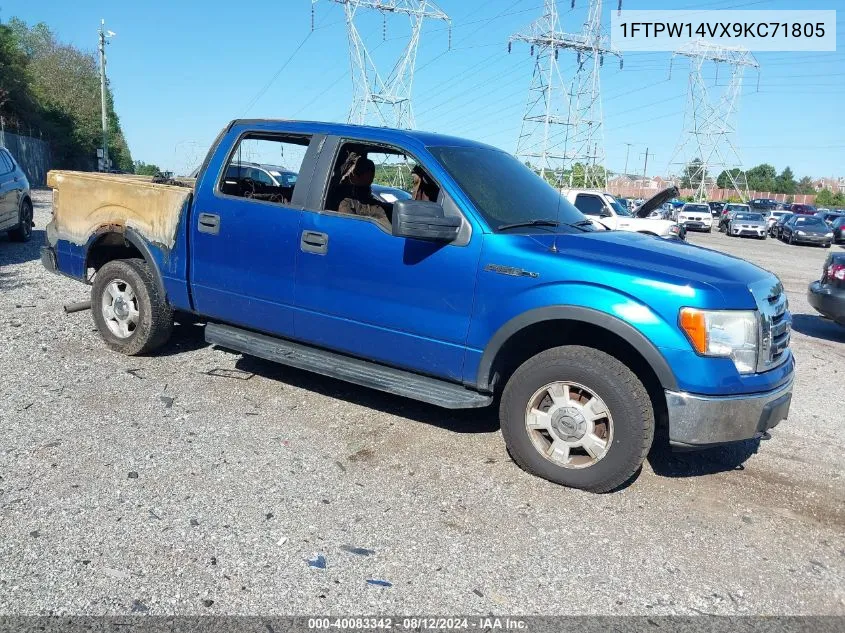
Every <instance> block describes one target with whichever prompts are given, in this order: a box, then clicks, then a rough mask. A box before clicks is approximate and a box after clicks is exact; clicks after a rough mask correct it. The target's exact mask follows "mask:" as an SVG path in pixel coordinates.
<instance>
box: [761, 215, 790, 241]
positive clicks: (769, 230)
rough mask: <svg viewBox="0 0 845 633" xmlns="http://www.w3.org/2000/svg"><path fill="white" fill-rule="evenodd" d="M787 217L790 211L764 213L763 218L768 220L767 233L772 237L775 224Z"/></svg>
mask: <svg viewBox="0 0 845 633" xmlns="http://www.w3.org/2000/svg"><path fill="white" fill-rule="evenodd" d="M785 215H789V211H767V212H766V213H764V214H763V218H764V219H765V220H766V233H768V234H769V235H772V227H773V226H774V225H775V222H777V221H778V220H780V219H781V218H782V217H783V216H785ZM772 237H774V235H772Z"/></svg>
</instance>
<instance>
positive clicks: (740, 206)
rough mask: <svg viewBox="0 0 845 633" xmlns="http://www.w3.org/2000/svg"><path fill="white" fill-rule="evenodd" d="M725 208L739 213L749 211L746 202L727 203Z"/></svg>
mask: <svg viewBox="0 0 845 633" xmlns="http://www.w3.org/2000/svg"><path fill="white" fill-rule="evenodd" d="M726 208H727V210H728V211H738V212H740V213H742V212H743V211H750V209H749V207H748V205H747V204H729V205H728V206H727V207H726Z"/></svg>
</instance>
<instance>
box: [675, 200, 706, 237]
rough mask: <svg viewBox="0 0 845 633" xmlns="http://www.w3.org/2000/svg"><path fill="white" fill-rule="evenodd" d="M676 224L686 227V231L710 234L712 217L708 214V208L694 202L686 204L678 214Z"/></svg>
mask: <svg viewBox="0 0 845 633" xmlns="http://www.w3.org/2000/svg"><path fill="white" fill-rule="evenodd" d="M678 224H681V225H683V226H684V227H686V229H687V230H688V231H707V232H708V233H710V231H712V230H713V215H712V214H711V213H710V207H709V206H708V205H706V204H700V203H695V202H688V203H686V204H685V205H684V206H683V207H681V210H680V212H679V213H678Z"/></svg>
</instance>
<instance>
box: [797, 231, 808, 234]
mask: <svg viewBox="0 0 845 633" xmlns="http://www.w3.org/2000/svg"><path fill="white" fill-rule="evenodd" d="M796 235H806V233H804V231H796Z"/></svg>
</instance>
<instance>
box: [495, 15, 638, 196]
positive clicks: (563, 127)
mask: <svg viewBox="0 0 845 633" xmlns="http://www.w3.org/2000/svg"><path fill="white" fill-rule="evenodd" d="M574 6H575V2H574V0H573V2H572V7H573V8H574ZM619 7H620V9H621V2H620V3H619ZM601 12H602V0H591V1H590V6H589V10H588V13H587V20H586V22H584V26H583V28H582V29H581V32H580V33H564V32H563V31H562V29H561V26H560V19H559V16H558V10H557V4H556V2H555V0H545V4H544V10H543V17H541V18H540V19H539V20H537V21H536V22H534V23H533V24H531V25H530V26H529V27H528V29H526V30H525V31H522V32H520V33H517V34H515V35H512V36H511V37H510V39H509V41H508V51H510V50H511V47H512V45H513V43H514V42H524V43H526V44H528V45H530V47H531V48H530V51H531V55H533V56H534V57H535V60H536V61H535V63H534V75H533V77H532V79H531V87H530V89H529V91H528V104H527V106H526V108H525V114H524V115H523V117H522V129H521V131H520V134H519V139H518V140H517V147H516V153H517V156H519V157H520V158H522V159H524V160H526V161H528V162H529V163H531V166H532V167H534V168H535V169H536V170H538V171H539V172H540V176H542V177H543V178H546V177H547V174H552V175H553V176H554V177H555V178H556V180H557V182H558V183H559V184H560V183H562V181H563V179H564V174H565V173H566V172H568V173H569V186H572V185H573V184H574V183H573V180H574V178H575V177H578V178H579V180H580V178H581V176H580V175H579V176H576V175H575V173H574V172H575V167H576V165H578V164H580V165H581V168H582V169H583V186H585V187H589V188H599V189H605V188H606V187H607V172H606V170H605V153H604V133H603V130H602V119H603V117H602V105H601V82H600V80H599V74H600V70H601V67H602V65H603V64H604V57H605V55H614V56H616V57H617V58H619V60H620V67H621V66H622V56H621V55H620V54H619V52H618V51H615V50H613V49H611V48H610V42H609V38H608V37H607V36H606V35H605V34H604V31H603V30H602V24H601ZM561 50H563V51H564V52H571V53H574V54H575V58H576V64H575V70H574V72H573V75H572V80H571V82H570V84H569V85H568V86H567V85H566V84H565V82H564V80H563V75H562V74H561V70H560V64H559V53H560V51H561ZM579 184H581V183H579Z"/></svg>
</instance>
